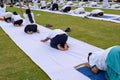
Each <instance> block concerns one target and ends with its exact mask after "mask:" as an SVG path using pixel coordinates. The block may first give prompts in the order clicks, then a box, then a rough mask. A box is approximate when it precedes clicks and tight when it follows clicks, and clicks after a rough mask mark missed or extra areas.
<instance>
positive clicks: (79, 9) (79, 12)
mask: <svg viewBox="0 0 120 80" xmlns="http://www.w3.org/2000/svg"><path fill="white" fill-rule="evenodd" d="M69 13H74V14H84V13H85V9H84V8H83V7H79V8H77V9H75V10H71V11H70V12H69Z"/></svg>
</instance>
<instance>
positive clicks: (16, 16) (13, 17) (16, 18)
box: [12, 15, 22, 21]
mask: <svg viewBox="0 0 120 80" xmlns="http://www.w3.org/2000/svg"><path fill="white" fill-rule="evenodd" d="M12 19H13V20H14V21H18V20H21V19H22V18H21V16H20V15H13V16H12Z"/></svg>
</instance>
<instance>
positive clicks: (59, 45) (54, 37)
mask: <svg viewBox="0 0 120 80" xmlns="http://www.w3.org/2000/svg"><path fill="white" fill-rule="evenodd" d="M49 39H50V40H51V41H50V46H51V47H53V48H56V49H59V50H62V51H65V50H68V45H67V43H66V42H67V39H68V35H67V33H66V32H64V31H63V30H61V29H55V30H53V31H52V32H51V33H50V34H49V35H48V36H47V38H45V39H44V40H41V41H42V42H46V41H48V40H49Z"/></svg>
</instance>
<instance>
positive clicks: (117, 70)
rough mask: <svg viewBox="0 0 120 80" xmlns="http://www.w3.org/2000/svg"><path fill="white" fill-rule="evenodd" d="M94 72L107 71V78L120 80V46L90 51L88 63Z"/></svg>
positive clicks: (108, 79)
mask: <svg viewBox="0 0 120 80" xmlns="http://www.w3.org/2000/svg"><path fill="white" fill-rule="evenodd" d="M86 66H87V67H89V68H90V69H91V71H92V72H93V73H98V72H99V70H103V71H106V78H107V80H120V46H113V47H110V48H108V49H106V50H104V51H101V52H96V53H89V54H88V64H87V65H86Z"/></svg>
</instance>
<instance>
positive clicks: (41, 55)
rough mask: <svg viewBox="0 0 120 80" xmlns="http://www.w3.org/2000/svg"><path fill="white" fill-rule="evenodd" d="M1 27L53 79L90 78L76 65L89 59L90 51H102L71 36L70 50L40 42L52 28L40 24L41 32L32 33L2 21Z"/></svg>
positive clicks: (74, 79)
mask: <svg viewBox="0 0 120 80" xmlns="http://www.w3.org/2000/svg"><path fill="white" fill-rule="evenodd" d="M0 26H1V28H2V29H3V30H4V31H5V32H6V33H7V34H8V36H9V37H10V38H11V39H12V40H13V41H14V42H15V43H16V45H17V46H18V47H19V48H20V49H21V50H23V51H24V52H25V54H26V55H27V56H29V57H30V59H31V60H32V61H33V62H34V63H35V64H36V65H38V66H39V67H40V68H41V69H43V71H45V72H46V74H47V75H48V76H49V77H50V78H51V80H90V79H89V78H88V77H86V76H85V75H83V74H82V73H79V72H78V71H77V70H75V69H74V67H75V66H76V65H78V64H81V63H84V62H86V61H87V54H88V53H89V52H95V51H101V50H102V49H100V48H97V47H95V46H93V45H90V44H87V43H85V42H82V41H80V40H77V39H74V38H71V37H69V39H68V42H67V43H68V45H69V50H68V51H60V50H57V49H54V48H51V47H50V45H49V41H48V42H46V43H43V42H40V40H41V39H44V38H45V37H46V36H47V34H49V32H51V31H52V30H50V29H48V28H45V27H43V26H41V25H38V26H39V27H38V29H39V30H40V33H34V34H32V35H29V34H26V33H24V27H25V26H22V27H15V26H13V24H12V23H6V22H4V21H0Z"/></svg>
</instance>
